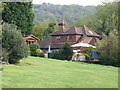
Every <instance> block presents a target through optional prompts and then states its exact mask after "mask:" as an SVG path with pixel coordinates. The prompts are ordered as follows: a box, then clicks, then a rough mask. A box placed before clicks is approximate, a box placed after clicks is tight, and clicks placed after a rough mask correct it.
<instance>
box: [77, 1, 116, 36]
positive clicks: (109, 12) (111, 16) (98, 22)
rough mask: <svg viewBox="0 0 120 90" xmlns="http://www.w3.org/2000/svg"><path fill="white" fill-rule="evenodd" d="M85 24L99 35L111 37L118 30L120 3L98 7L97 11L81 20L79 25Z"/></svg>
mask: <svg viewBox="0 0 120 90" xmlns="http://www.w3.org/2000/svg"><path fill="white" fill-rule="evenodd" d="M80 24H84V25H86V26H87V27H89V28H90V29H92V30H94V31H95V32H97V33H98V34H100V35H102V33H104V34H106V35H109V33H110V32H111V31H113V30H118V2H112V3H104V4H103V5H99V6H97V11H96V12H95V13H93V14H90V15H88V16H86V17H84V18H83V19H81V20H79V21H78V23H77V25H80Z"/></svg>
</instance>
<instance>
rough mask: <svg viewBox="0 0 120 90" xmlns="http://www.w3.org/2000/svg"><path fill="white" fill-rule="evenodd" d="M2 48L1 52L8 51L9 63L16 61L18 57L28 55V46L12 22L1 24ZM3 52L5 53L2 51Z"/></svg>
mask: <svg viewBox="0 0 120 90" xmlns="http://www.w3.org/2000/svg"><path fill="white" fill-rule="evenodd" d="M2 49H3V50H4V51H3V54H6V53H8V54H7V55H6V56H5V57H3V59H5V58H6V57H8V61H9V63H12V64H14V63H18V62H19V60H20V59H22V58H25V57H27V56H28V55H29V46H28V45H27V44H26V42H25V40H24V38H23V37H22V34H21V32H20V31H19V30H17V26H16V25H14V24H7V23H3V25H2ZM4 52H5V53H4Z"/></svg>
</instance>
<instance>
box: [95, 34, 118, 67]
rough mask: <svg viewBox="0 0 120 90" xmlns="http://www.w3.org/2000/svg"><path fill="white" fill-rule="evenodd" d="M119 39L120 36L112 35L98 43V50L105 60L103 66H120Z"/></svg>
mask: <svg viewBox="0 0 120 90" xmlns="http://www.w3.org/2000/svg"><path fill="white" fill-rule="evenodd" d="M118 38H119V36H115V35H114V34H113V33H110V36H104V37H103V39H102V40H101V41H99V42H97V50H98V51H99V52H100V53H101V56H102V58H103V62H102V64H105V65H113V66H120V60H119V58H118V56H119V55H120V51H119V47H118Z"/></svg>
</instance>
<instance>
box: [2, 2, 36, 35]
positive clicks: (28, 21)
mask: <svg viewBox="0 0 120 90" xmlns="http://www.w3.org/2000/svg"><path fill="white" fill-rule="evenodd" d="M4 4H5V5H4V10H3V11H2V19H3V21H4V22H7V23H9V24H11V23H13V24H15V25H17V28H18V30H21V32H22V34H23V35H28V34H31V31H32V27H33V19H34V15H33V12H32V3H31V2H4Z"/></svg>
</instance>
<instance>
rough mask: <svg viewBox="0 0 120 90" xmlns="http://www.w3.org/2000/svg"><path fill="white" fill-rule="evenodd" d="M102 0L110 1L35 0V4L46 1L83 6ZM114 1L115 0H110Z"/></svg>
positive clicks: (96, 3) (98, 0)
mask: <svg viewBox="0 0 120 90" xmlns="http://www.w3.org/2000/svg"><path fill="white" fill-rule="evenodd" d="M102 1H108V0H33V4H42V3H43V2H45V3H52V4H61V5H63V4H65V5H68V4H79V5H82V6H86V5H99V4H102ZM109 1H113V0H109Z"/></svg>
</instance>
